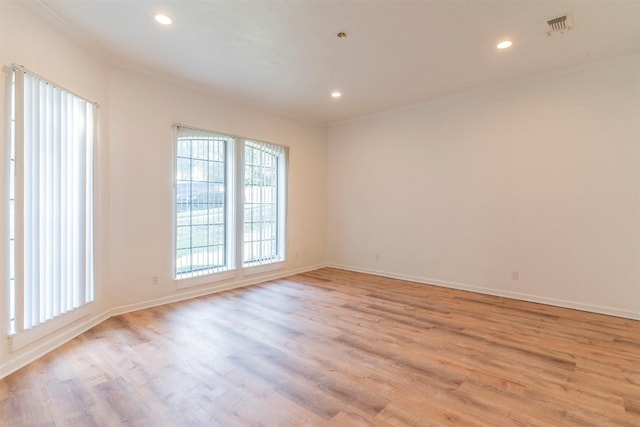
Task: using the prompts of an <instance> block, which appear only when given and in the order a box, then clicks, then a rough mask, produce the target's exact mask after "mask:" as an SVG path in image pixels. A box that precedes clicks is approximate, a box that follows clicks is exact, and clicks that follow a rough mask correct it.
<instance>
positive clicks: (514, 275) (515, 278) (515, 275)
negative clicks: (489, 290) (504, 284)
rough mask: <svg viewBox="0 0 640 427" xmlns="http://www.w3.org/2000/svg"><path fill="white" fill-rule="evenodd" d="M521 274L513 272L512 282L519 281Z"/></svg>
mask: <svg viewBox="0 0 640 427" xmlns="http://www.w3.org/2000/svg"><path fill="white" fill-rule="evenodd" d="M518 276H519V273H518V272H517V271H513V272H511V280H518Z"/></svg>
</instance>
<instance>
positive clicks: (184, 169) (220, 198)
mask: <svg viewBox="0 0 640 427" xmlns="http://www.w3.org/2000/svg"><path fill="white" fill-rule="evenodd" d="M232 143H233V141H232V140H231V138H229V137H225V136H221V135H214V134H211V133H208V132H203V131H199V130H196V129H189V128H185V127H178V128H177V140H176V198H175V202H176V237H175V239H176V258H175V267H176V277H177V278H187V277H194V276H201V275H205V274H211V273H216V272H219V271H224V270H226V269H228V268H229V267H230V265H229V263H228V261H229V256H228V255H229V254H228V253H227V249H228V245H227V225H228V221H226V216H227V212H226V209H225V207H226V205H227V203H226V198H225V194H226V187H227V185H226V184H227V177H226V173H227V167H226V165H227V151H228V150H229V149H230V148H232V147H233V145H232Z"/></svg>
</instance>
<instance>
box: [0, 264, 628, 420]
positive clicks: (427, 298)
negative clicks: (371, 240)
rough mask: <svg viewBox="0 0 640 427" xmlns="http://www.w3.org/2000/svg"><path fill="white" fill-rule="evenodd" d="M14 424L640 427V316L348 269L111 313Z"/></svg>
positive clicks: (21, 403)
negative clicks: (576, 308) (623, 316)
mask: <svg viewBox="0 0 640 427" xmlns="http://www.w3.org/2000/svg"><path fill="white" fill-rule="evenodd" d="M0 410H1V419H0V420H1V422H0V424H2V426H84V425H87V426H93V425H99V426H119V425H132V426H359V425H362V426H432V425H480V426H492V427H495V426H581V427H585V426H597V427H602V426H635V427H637V426H640V322H636V321H631V320H625V319H620V318H614V317H608V316H602V315H596V314H589V313H584V312H579V311H573V310H566V309H560V308H554V307H549V306H544V305H539V304H531V303H525V302H519V301H513V300H508V299H504V298H498V297H491V296H486V295H479V294H474V293H468V292H461V291H454V290H449V289H443V288H438V287H432V286H425V285H419V284H414V283H409V282H403V281H399V280H392V279H386V278H381V277H376V276H369V275H365V274H359V273H351V272H346V271H341V270H335V269H322V270H317V271H314V272H310V273H306V274H301V275H297V276H293V277H289V278H286V279H282V280H276V281H273V282H269V283H265V284H262V285H258V286H253V287H250V288H245V289H241V290H235V291H230V292H224V293H221V294H216V295H212V296H207V297H203V298H198V299H195V300H191V301H187V302H182V303H176V304H170V305H167V306H162V307H158V308H153V309H148V310H143V311H138V312H135V313H130V314H126V315H123V316H118V317H114V318H111V319H109V320H108V321H106V322H104V323H103V324H101V325H99V326H97V327H95V328H93V329H92V330H91V331H89V332H87V333H85V334H83V335H82V336H80V337H78V338H76V339H74V340H73V341H71V342H70V343H68V344H67V345H65V346H63V347H62V348H60V349H58V350H56V351H54V352H52V353H50V354H49V355H47V356H46V357H44V358H42V359H41V360H38V361H37V362H34V363H32V364H31V365H29V366H27V367H26V368H24V369H22V370H20V371H19V372H17V373H15V374H14V375H12V376H10V377H7V378H5V379H4V380H2V381H1V382H0Z"/></svg>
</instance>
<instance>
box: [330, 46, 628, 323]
mask: <svg viewBox="0 0 640 427" xmlns="http://www.w3.org/2000/svg"><path fill="white" fill-rule="evenodd" d="M328 141H329V156H328V194H329V211H328V212H329V219H328V224H329V247H328V259H329V262H330V264H333V265H336V266H342V267H346V268H351V269H356V270H362V271H368V272H377V273H379V274H382V275H387V276H395V277H405V278H411V279H413V280H417V281H422V282H430V283H437V284H441V285H445V286H453V287H459V288H466V289H474V290H479V291H483V292H488V293H493V294H499V295H507V296H514V297H518V298H523V299H529V300H534V301H542V302H548V303H553V304H559V305H564V306H569V307H577V308H586V309H590V310H594V311H600V312H605V313H611V314H617V315H622V316H628V317H635V318H640V163H639V160H640V59H639V58H638V57H628V58H619V59H618V60H616V61H612V62H608V63H602V64H598V65H596V66H592V67H590V68H588V69H580V70H577V69H576V70H569V71H565V72H562V73H557V74H554V75H547V76H543V77H539V78H537V79H535V80H530V81H527V82H521V83H519V84H511V85H507V86H503V87H501V88H496V89H493V90H487V91H482V92H476V93H472V94H467V95H466V96H462V97H457V98H452V99H448V100H443V101H440V102H434V103H427V104H421V105H416V106H412V107H408V108H404V109H400V110H395V111H390V112H387V113H384V114H378V115H375V116H371V117H365V118H361V119H357V120H352V121H348V122H344V123H337V124H334V125H332V126H331V127H330V130H329V138H328ZM376 255H377V256H376ZM514 271H517V272H518V274H519V278H518V280H513V279H512V274H513V272H514Z"/></svg>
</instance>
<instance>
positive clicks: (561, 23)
mask: <svg viewBox="0 0 640 427" xmlns="http://www.w3.org/2000/svg"><path fill="white" fill-rule="evenodd" d="M572 28H573V22H571V18H569V16H568V15H562V16H558V17H557V18H553V19H550V20H549V21H547V35H548V36H550V35H551V34H555V33H560V34H562V33H564V32H565V31H569V30H571V29H572Z"/></svg>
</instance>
